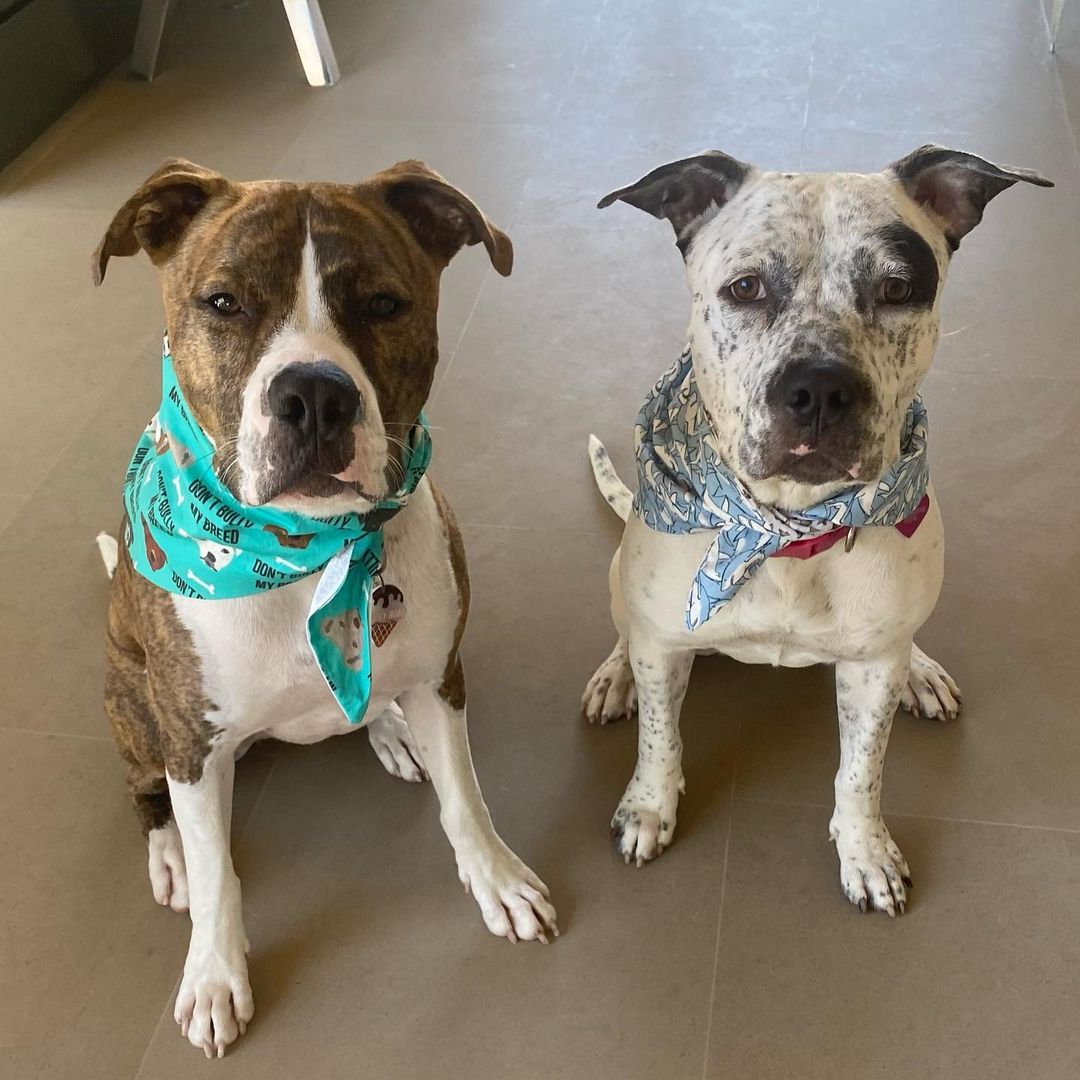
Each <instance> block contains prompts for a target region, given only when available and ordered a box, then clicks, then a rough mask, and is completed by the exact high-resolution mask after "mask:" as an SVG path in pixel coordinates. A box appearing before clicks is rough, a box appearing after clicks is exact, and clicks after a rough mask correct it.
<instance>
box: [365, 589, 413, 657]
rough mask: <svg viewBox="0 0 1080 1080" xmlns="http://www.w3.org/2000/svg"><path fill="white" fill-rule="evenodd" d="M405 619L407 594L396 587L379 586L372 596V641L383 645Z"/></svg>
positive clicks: (377, 644)
mask: <svg viewBox="0 0 1080 1080" xmlns="http://www.w3.org/2000/svg"><path fill="white" fill-rule="evenodd" d="M404 617H405V594H404V593H403V592H402V591H401V590H400V589H399V588H398V587H397V586H396V585H379V587H378V588H377V589H375V591H374V592H373V593H372V594H371V640H372V641H373V642H375V646H376V648H378V647H379V646H380V645H383V644H384V643H385V642H386V639H387V638H388V637H389V636H390V635H391V634H392V633H393V631H394V627H395V626H397V624H398V623H399V622H401V620H402V619H403V618H404Z"/></svg>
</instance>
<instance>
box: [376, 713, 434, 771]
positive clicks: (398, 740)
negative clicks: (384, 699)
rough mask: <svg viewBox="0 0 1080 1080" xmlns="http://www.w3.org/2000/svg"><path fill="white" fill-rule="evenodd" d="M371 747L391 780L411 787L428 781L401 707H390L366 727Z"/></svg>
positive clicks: (422, 761) (418, 750) (418, 749)
mask: <svg viewBox="0 0 1080 1080" xmlns="http://www.w3.org/2000/svg"><path fill="white" fill-rule="evenodd" d="M367 733H368V740H369V741H370V742H371V747H372V749H373V750H374V751H375V753H376V754H377V755H378V758H379V760H380V761H381V762H382V763H383V768H384V769H385V770H386V771H387V772H388V773H389V774H390V775H391V776H399V777H401V779H402V780H408V781H409V783H411V784H419V783H421V782H423V781H424V780H427V779H428V774H427V769H425V768H424V760H423V758H421V756H420V748H419V747H418V746H417V745H416V740H415V739H414V738H413V733H412V732H411V731H410V730H409V725H408V724H407V723H406V722H405V714H404V713H403V712H402V711H401V706H399V705H398V704H396V703H392V704H391V705H390V707H389V708H388V709H387V710H386V711H385V712H382V713H380V714H379V715H378V716H376V717H375V719H374V720H372V721H371V723H370V724H368V726H367Z"/></svg>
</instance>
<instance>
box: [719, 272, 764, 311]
mask: <svg viewBox="0 0 1080 1080" xmlns="http://www.w3.org/2000/svg"><path fill="white" fill-rule="evenodd" d="M728 292H729V293H731V298H732V299H733V300H738V301H739V303H740V304H750V303H753V301H755V300H764V299H765V286H764V285H762V283H761V278H759V277H758V276H757V275H756V274H744V275H743V276H742V277H741V278H736V279H735V280H734V281H733V282H732V283H731V284H730V285H729V286H728Z"/></svg>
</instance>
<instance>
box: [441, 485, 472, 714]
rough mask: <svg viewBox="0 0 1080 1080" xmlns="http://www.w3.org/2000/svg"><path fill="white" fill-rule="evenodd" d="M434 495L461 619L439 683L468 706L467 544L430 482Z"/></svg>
mask: <svg viewBox="0 0 1080 1080" xmlns="http://www.w3.org/2000/svg"><path fill="white" fill-rule="evenodd" d="M431 491H432V494H433V495H434V496H435V506H436V508H437V509H438V511H439V517H440V518H441V519H442V523H443V531H444V532H445V534H446V540H447V543H448V545H449V554H450V570H451V572H452V573H453V575H454V584H455V585H456V586H457V594H458V621H457V626H456V627H455V629H454V643H453V645H452V646H451V648H450V653H449V655H448V656H447V657H446V670H445V672H444V673H443V680H442V684H441V685H440V686H439V697H441V698H442V699H443V700H444V701H445V702H446V703H447V704H448V705H450V706H451V707H452V708H455V709H463V708H464V707H465V670H464V668H463V666H462V663H461V655H460V652H459V648H460V645H461V639H462V638H463V637H464V636H465V623H466V621H467V620H468V618H469V597H470V592H469V569H468V566H467V565H466V563H465V543H464V541H463V540H462V537H461V529H460V527H459V526H458V523H457V518H455V517H454V512H453V510H451V509H450V504H449V503H448V502H447V501H446V497H445V496H444V495H443V493H442V492H441V491H440V490H439V489H438V488H437V487H436V486H435V485H434V484H432V485H431Z"/></svg>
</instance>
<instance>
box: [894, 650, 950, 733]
mask: <svg viewBox="0 0 1080 1080" xmlns="http://www.w3.org/2000/svg"><path fill="white" fill-rule="evenodd" d="M963 700H964V699H963V696H962V695H961V693H960V687H959V686H957V685H956V682H955V680H954V679H953V677H952V676H951V675H950V674H949V673H948V672H947V671H946V670H945V669H944V668H943V667H942V666H941V665H940V664H939V663H938V662H937V661H936V660H932V659H931V658H930V657H929V656H927V655H926V653H924V652H923V651H922V649H920V648H919V646H918V645H912V647H911V671H910V673H909V674H908V681H907V685H906V686H905V687H904V693H903V696H902V697H901V698H900V704H901V705H902V706H903V707H904V708H905V709H907V711H908V712H909V713H911V714H912V715H913V716H925V717H926V718H927V719H928V720H955V719H956V717H957V716H958V715H959V713H960V708H961V706H962V705H963Z"/></svg>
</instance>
